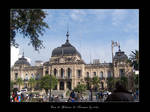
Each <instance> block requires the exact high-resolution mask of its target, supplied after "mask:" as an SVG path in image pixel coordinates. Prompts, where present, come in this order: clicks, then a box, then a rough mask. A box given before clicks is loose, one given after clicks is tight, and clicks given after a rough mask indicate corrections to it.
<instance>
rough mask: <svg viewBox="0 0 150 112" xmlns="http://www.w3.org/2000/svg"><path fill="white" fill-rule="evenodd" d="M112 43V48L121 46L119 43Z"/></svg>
mask: <svg viewBox="0 0 150 112" xmlns="http://www.w3.org/2000/svg"><path fill="white" fill-rule="evenodd" d="M111 42H112V46H113V47H115V46H119V43H118V42H114V41H113V40H112V41H111Z"/></svg>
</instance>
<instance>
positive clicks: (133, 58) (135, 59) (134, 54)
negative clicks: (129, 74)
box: [128, 50, 139, 70]
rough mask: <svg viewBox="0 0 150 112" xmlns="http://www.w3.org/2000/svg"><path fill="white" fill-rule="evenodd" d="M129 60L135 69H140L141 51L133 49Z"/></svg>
mask: <svg viewBox="0 0 150 112" xmlns="http://www.w3.org/2000/svg"><path fill="white" fill-rule="evenodd" d="M128 61H129V63H130V65H131V66H133V67H134V69H135V70H139V51H138V50H135V52H134V51H132V54H130V57H129V60H128Z"/></svg>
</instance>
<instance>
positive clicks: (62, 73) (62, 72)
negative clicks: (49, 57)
mask: <svg viewBox="0 0 150 112" xmlns="http://www.w3.org/2000/svg"><path fill="white" fill-rule="evenodd" d="M60 72H61V78H63V77H64V69H63V68H61V70H60Z"/></svg>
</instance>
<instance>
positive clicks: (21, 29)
mask: <svg viewBox="0 0 150 112" xmlns="http://www.w3.org/2000/svg"><path fill="white" fill-rule="evenodd" d="M45 17H46V13H45V12H44V11H43V10H41V9H11V10H10V42H11V45H13V46H15V47H18V44H17V43H16V41H15V36H16V34H17V33H20V34H23V37H24V38H25V37H28V38H29V39H30V42H29V45H30V44H32V46H33V47H34V49H35V50H36V51H38V50H39V49H41V48H43V47H44V46H43V41H42V40H40V39H39V36H40V35H43V32H44V31H45V28H48V24H47V23H46V22H44V18H45Z"/></svg>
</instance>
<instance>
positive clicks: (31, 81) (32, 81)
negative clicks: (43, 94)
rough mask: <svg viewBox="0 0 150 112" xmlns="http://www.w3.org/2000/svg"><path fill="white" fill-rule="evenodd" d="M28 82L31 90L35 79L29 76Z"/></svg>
mask: <svg viewBox="0 0 150 112" xmlns="http://www.w3.org/2000/svg"><path fill="white" fill-rule="evenodd" d="M29 84H30V87H31V90H32V89H33V88H34V87H35V84H36V80H35V79H34V78H30V79H29Z"/></svg>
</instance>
